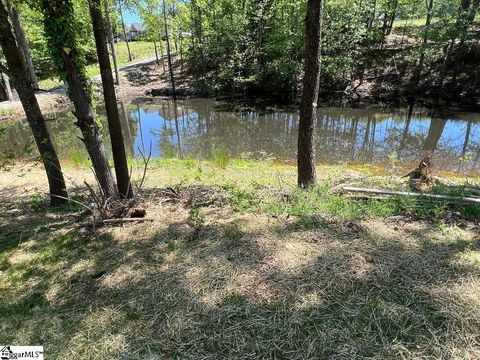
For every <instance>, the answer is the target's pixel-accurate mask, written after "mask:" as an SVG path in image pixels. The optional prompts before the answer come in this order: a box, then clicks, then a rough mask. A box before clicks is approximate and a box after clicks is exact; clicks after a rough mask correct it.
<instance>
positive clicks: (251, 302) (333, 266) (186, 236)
mask: <svg viewBox="0 0 480 360" xmlns="http://www.w3.org/2000/svg"><path fill="white" fill-rule="evenodd" d="M215 211H217V210H215V209H213V210H212V212H211V213H209V214H207V216H206V220H205V222H204V223H203V224H202V226H201V227H199V229H197V230H194V229H192V226H190V225H189V224H188V218H187V215H182V213H178V212H177V213H173V212H172V214H171V215H169V214H166V215H165V217H164V218H162V220H163V222H159V223H155V224H153V225H152V224H141V225H135V226H128V227H125V228H114V229H102V230H101V231H100V235H99V237H98V238H96V237H95V236H93V234H91V233H89V232H82V231H81V230H79V229H78V228H77V227H76V226H75V225H74V224H72V223H69V224H68V225H66V220H65V219H58V218H49V217H43V218H42V221H43V222H41V221H39V219H38V217H37V216H35V215H31V216H29V215H26V216H24V217H23V218H21V219H10V221H9V224H8V226H9V227H10V228H15V227H18V228H20V227H23V226H26V225H27V224H30V225H29V226H30V227H29V229H30V230H29V231H30V233H29V235H28V238H29V239H30V240H29V241H28V242H27V243H20V244H19V245H16V244H15V243H14V242H13V240H11V238H10V240H7V243H9V242H11V243H9V245H7V246H5V247H4V248H2V251H1V254H2V255H3V257H4V264H3V265H2V271H3V272H4V274H3V276H2V278H3V280H4V281H5V280H7V282H8V283H7V284H6V290H7V295H6V296H5V297H2V299H1V300H0V302H1V307H0V314H1V315H2V318H3V320H4V321H3V322H2V325H0V335H1V338H2V339H4V342H6V343H22V344H42V345H44V346H45V351H46V353H47V354H50V355H49V357H50V358H58V359H65V358H72V359H73V358H76V359H78V358H82V359H111V358H125V357H127V356H129V357H131V358H142V359H143V358H148V359H153V358H182V359H183V358H192V359H208V358H211V359H219V358H225V359H227V358H228V359H231V358H236V359H243V358H244V359H247V358H248V359H252V358H258V359H264V358H278V359H281V358H285V359H314V358H315V359H318V358H344V359H355V358H358V359H360V358H370V357H378V358H399V357H403V358H418V357H422V356H424V357H434V358H437V357H454V356H464V357H468V356H470V357H472V356H474V355H475V354H478V333H479V331H478V330H479V329H480V321H479V320H478V319H477V316H476V315H477V314H478V310H479V309H478V297H477V298H476V301H477V303H476V304H475V303H470V304H469V303H468V299H469V298H468V296H467V295H468V292H469V291H474V290H472V289H474V288H475V282H474V281H477V283H476V284H478V280H479V278H480V270H479V267H478V265H476V264H473V263H470V262H468V261H462V260H461V256H462V255H464V254H467V253H468V251H469V249H470V247H471V241H469V240H468V239H466V238H462V236H461V235H459V236H457V235H455V236H451V237H449V236H443V235H442V234H441V233H440V232H439V231H437V230H436V229H434V228H432V227H431V226H429V225H425V224H422V223H420V224H418V226H413V225H412V226H405V227H403V228H402V229H401V230H399V231H392V230H391V229H390V230H389V229H386V230H385V231H380V230H381V229H379V228H378V226H377V225H368V224H367V225H366V224H363V223H358V224H357V223H356V224H354V226H350V227H349V226H341V225H338V224H327V225H325V226H323V227H322V228H318V229H304V228H299V227H296V226H287V225H286V224H285V223H282V222H280V221H278V220H271V218H267V217H265V216H253V215H245V216H243V217H236V216H235V215H232V214H227V215H224V216H217V217H214V216H213V215H212V214H215ZM218 211H221V210H220V209H218ZM2 226H5V225H2ZM42 227H43V228H45V227H47V228H48V229H51V231H44V230H41V229H42ZM65 227H67V230H65ZM68 227H70V229H68ZM0 229H2V228H0ZM194 231H196V235H195V236H194V237H193V236H192V234H193V233H194ZM5 239H8V236H6V234H5V233H0V242H1V243H3V242H4V240H5ZM17 244H18V243H17ZM5 254H7V255H8V256H7V255H5ZM22 256H24V257H25V259H24V258H22ZM456 286H464V287H465V289H466V290H465V291H466V292H467V293H466V294H463V293H462V292H461V291H460V290H459V292H455V287H456ZM464 295H465V298H462V297H463V296H464ZM477 296H478V295H477ZM13 329H15V331H14V330H13ZM475 344H477V345H475ZM475 351H477V353H475Z"/></svg>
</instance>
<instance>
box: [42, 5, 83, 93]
mask: <svg viewBox="0 0 480 360" xmlns="http://www.w3.org/2000/svg"><path fill="white" fill-rule="evenodd" d="M86 6H87V5H86V4H85V3H79V2H76V3H74V2H73V1H72V0H66V1H62V2H57V1H53V0H43V1H42V6H41V9H42V12H43V15H44V18H43V25H44V29H45V34H46V36H47V38H48V40H49V42H48V44H49V46H50V52H51V56H52V59H53V61H54V63H55V66H56V67H57V69H58V71H59V74H60V78H61V79H62V80H63V81H66V80H67V78H66V76H67V75H66V72H65V65H64V61H63V58H62V57H68V58H70V59H72V61H73V63H74V64H75V66H76V67H77V68H78V70H79V71H78V72H79V74H80V76H81V79H80V82H81V84H89V83H90V80H89V79H88V78H87V75H86V70H85V65H86V57H85V48H84V47H83V46H81V42H80V41H79V39H81V38H82V37H84V36H86V35H87V34H86V31H85V29H86V28H88V26H87V21H86V20H85V18H84V17H81V16H79V13H83V14H85V13H86V14H89V12H88V10H87V8H86ZM90 90H91V89H87V91H88V93H90V94H91V91H90Z"/></svg>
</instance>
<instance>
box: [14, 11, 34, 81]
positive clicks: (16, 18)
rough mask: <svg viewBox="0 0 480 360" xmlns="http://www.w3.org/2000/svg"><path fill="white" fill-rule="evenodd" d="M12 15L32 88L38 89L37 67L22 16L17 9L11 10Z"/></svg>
mask: <svg viewBox="0 0 480 360" xmlns="http://www.w3.org/2000/svg"><path fill="white" fill-rule="evenodd" d="M10 14H11V18H12V25H13V28H14V29H15V35H16V37H17V41H18V44H19V45H20V47H21V48H22V53H23V56H24V58H25V62H26V64H27V69H28V73H29V75H30V79H31V81H32V86H33V88H34V89H38V80H37V75H36V74H35V67H34V66H33V60H32V56H31V54H30V47H29V46H28V41H27V37H26V36H25V31H24V30H23V26H22V22H21V21H20V16H19V15H18V11H17V9H15V8H14V7H12V8H11V9H10Z"/></svg>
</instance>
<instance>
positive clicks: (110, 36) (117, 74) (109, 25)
mask: <svg viewBox="0 0 480 360" xmlns="http://www.w3.org/2000/svg"><path fill="white" fill-rule="evenodd" d="M109 10H110V8H109V6H108V4H107V2H105V22H106V25H107V34H108V42H109V43H110V51H111V53H112V60H113V67H114V68H115V79H116V82H117V85H118V86H120V69H119V68H118V60H117V53H116V52H115V41H114V40H113V31H112V22H111V21H110V11H109ZM100 15H101V13H100ZM107 51H108V49H107ZM107 55H108V52H107ZM109 63H110V60H109ZM102 82H103V80H102Z"/></svg>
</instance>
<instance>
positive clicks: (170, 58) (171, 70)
mask: <svg viewBox="0 0 480 360" xmlns="http://www.w3.org/2000/svg"><path fill="white" fill-rule="evenodd" d="M163 20H164V21H163V22H164V24H165V37H166V41H167V59H168V67H169V69H170V81H171V83H172V93H173V99H174V100H176V99H177V92H176V90H175V78H174V76H173V66H172V55H171V54H170V36H169V34H168V23H167V8H166V6H165V0H163Z"/></svg>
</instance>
